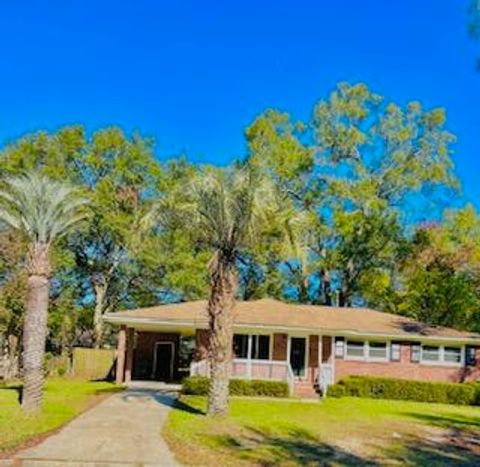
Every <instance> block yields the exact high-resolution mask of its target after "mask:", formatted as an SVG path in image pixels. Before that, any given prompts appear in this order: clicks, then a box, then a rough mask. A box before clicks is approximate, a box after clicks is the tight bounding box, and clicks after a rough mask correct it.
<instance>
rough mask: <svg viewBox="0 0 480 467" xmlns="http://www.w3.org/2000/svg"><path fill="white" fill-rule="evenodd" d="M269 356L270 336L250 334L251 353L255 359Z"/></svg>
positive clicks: (266, 358) (264, 358)
mask: <svg viewBox="0 0 480 467" xmlns="http://www.w3.org/2000/svg"><path fill="white" fill-rule="evenodd" d="M269 357H270V336H262V335H258V336H252V355H251V358H253V359H256V360H268V359H269Z"/></svg>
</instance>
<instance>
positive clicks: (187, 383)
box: [182, 376, 210, 396]
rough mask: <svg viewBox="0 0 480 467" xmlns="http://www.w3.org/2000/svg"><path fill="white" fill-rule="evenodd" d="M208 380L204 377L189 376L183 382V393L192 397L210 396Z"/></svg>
mask: <svg viewBox="0 0 480 467" xmlns="http://www.w3.org/2000/svg"><path fill="white" fill-rule="evenodd" d="M209 384H210V383H209V380H208V378H204V377H203V376H189V377H187V378H184V379H183V381H182V393H183V394H189V395H191V396H205V395H206V394H208V387H209Z"/></svg>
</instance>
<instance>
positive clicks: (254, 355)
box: [233, 334, 270, 360]
mask: <svg viewBox="0 0 480 467" xmlns="http://www.w3.org/2000/svg"><path fill="white" fill-rule="evenodd" d="M249 338H250V339H251V350H250V355H249V354H248V347H249V346H248V340H249ZM233 354H234V356H235V358H251V359H258V360H268V359H269V358H270V336H266V335H265V336H264V335H251V336H249V335H248V334H234V336H233Z"/></svg>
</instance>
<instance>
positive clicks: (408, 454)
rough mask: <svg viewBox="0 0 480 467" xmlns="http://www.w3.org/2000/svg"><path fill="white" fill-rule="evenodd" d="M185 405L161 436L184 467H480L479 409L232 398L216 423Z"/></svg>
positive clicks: (197, 404)
mask: <svg viewBox="0 0 480 467" xmlns="http://www.w3.org/2000/svg"><path fill="white" fill-rule="evenodd" d="M204 409H205V399H204V398H202V397H194V396H189V397H183V398H182V399H181V401H179V403H178V404H177V407H176V409H175V410H172V411H171V412H170V415H169V419H168V422H167V424H166V425H165V428H164V436H165V437H166V439H167V442H168V443H169V445H170V447H171V448H172V450H173V451H174V452H175V454H176V455H177V457H178V459H179V460H180V461H181V462H183V463H185V464H187V465H192V464H193V465H195V464H197V465H199V464H200V465H202V464H203V465H222V466H223V465H278V464H281V465H318V464H322V465H377V464H381V465H384V464H385V463H390V464H394V465H395V464H402V465H405V464H407V465H429V466H431V465H447V464H448V465H480V408H477V407H464V406H451V405H441V404H426V403H418V402H405V401H384V400H372V399H358V398H342V399H334V398H330V399H328V400H327V401H325V402H318V403H312V402H308V403H307V402H301V401H294V400H271V399H270V400H258V399H247V398H234V399H232V401H231V415H230V416H229V417H228V418H226V419H223V420H221V421H217V420H210V419H208V418H207V417H205V416H204V415H203V411H204Z"/></svg>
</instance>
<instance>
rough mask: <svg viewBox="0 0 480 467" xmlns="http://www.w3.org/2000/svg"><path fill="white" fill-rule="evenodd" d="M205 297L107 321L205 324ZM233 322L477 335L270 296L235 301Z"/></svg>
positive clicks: (130, 312) (406, 333) (356, 331)
mask: <svg viewBox="0 0 480 467" xmlns="http://www.w3.org/2000/svg"><path fill="white" fill-rule="evenodd" d="M206 307H207V302H206V301H205V300H199V301H193V302H184V303H175V304H167V305H159V306H155V307H151V308H140V309H137V310H127V311H120V312H117V313H110V314H108V315H107V316H106V320H107V321H110V322H117V323H122V322H123V321H124V322H125V323H126V324H127V323H129V322H130V323H132V322H133V321H138V322H148V323H152V324H153V323H155V322H158V323H166V322H168V323H169V324H172V325H175V324H179V325H185V324H189V325H194V326H198V327H205V326H206V323H207V313H206ZM234 314H235V318H234V322H235V325H236V326H238V327H264V328H271V329H292V330H294V329H302V330H311V331H312V332H315V333H319V334H320V333H321V332H322V331H324V332H326V333H329V332H330V333H331V332H333V331H338V332H339V334H341V333H342V332H344V333H345V334H366V335H374V334H379V335H388V336H399V337H401V336H405V337H407V336H408V337H413V336H417V337H419V336H423V337H430V338H435V337H438V338H451V339H456V338H458V339H478V340H479V342H480V334H475V333H471V332H464V331H457V330H455V329H451V328H445V327H441V326H427V325H423V324H421V323H419V322H417V321H414V320H412V319H409V318H406V317H404V316H400V315H394V314H391V313H383V312H380V311H375V310H371V309H368V308H340V307H333V306H331V307H329V306H317V305H297V304H291V303H284V302H281V301H277V300H272V299H262V300H254V301H248V302H237V304H236V307H235V311H234Z"/></svg>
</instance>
